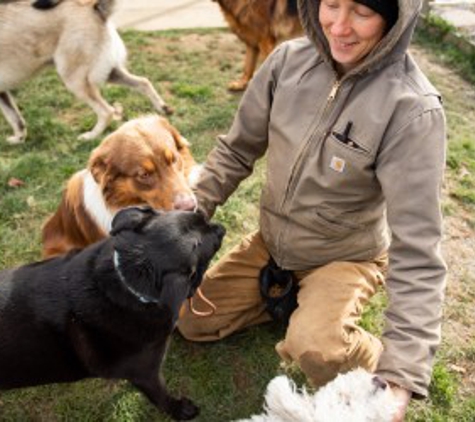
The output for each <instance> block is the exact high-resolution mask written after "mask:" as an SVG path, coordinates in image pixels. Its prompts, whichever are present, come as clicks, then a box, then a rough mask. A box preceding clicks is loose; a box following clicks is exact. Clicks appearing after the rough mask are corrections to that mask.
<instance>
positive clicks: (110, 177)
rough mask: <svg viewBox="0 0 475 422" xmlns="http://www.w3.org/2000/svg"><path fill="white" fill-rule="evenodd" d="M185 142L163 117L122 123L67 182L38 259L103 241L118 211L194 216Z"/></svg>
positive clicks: (192, 170) (194, 173)
mask: <svg viewBox="0 0 475 422" xmlns="http://www.w3.org/2000/svg"><path fill="white" fill-rule="evenodd" d="M200 168H201V167H200V166H199V165H197V164H196V162H195V160H194V159H193V157H192V155H191V153H190V150H189V148H188V142H187V141H186V139H184V138H183V137H182V136H181V135H180V134H179V133H178V131H177V130H176V129H175V128H174V127H173V126H172V125H171V124H170V123H169V122H168V121H167V120H166V119H165V118H163V117H159V116H156V115H154V116H145V117H140V118H138V119H135V120H131V121H129V122H127V123H124V124H123V125H122V126H121V127H119V129H117V130H116V131H115V132H113V133H111V134H110V135H109V136H107V137H106V138H105V139H104V140H103V141H102V143H101V144H100V145H99V146H98V147H97V148H96V149H95V150H93V151H92V153H91V155H90V158H89V163H88V167H87V168H86V169H84V170H81V171H78V172H77V173H75V174H74V175H73V176H72V177H71V178H70V179H69V181H68V182H67V185H66V188H65V190H64V192H63V197H62V200H61V203H60V205H59V207H58V209H57V210H56V212H55V213H54V214H53V215H52V216H51V217H50V218H49V220H48V221H47V222H46V223H45V225H44V227H43V256H44V257H45V258H49V257H52V256H56V255H61V254H63V253H65V252H68V251H70V250H72V249H82V248H85V247H86V246H88V245H89V244H91V243H94V242H96V241H98V240H100V239H102V238H104V237H105V236H107V235H108V233H109V231H110V227H111V222H112V219H113V217H114V215H115V214H116V213H117V212H118V211H119V210H120V209H122V208H125V207H128V206H131V205H139V204H148V205H150V206H151V207H153V208H155V209H159V210H173V209H176V210H194V209H195V208H196V198H195V196H194V194H193V192H192V190H191V185H192V184H193V182H194V180H195V179H196V178H197V177H198V174H199V171H200Z"/></svg>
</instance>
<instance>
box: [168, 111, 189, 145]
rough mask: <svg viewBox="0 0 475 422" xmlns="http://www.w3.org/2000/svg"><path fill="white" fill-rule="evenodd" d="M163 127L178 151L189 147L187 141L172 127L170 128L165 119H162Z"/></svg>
mask: <svg viewBox="0 0 475 422" xmlns="http://www.w3.org/2000/svg"><path fill="white" fill-rule="evenodd" d="M163 126H164V127H165V129H167V130H168V131H169V132H170V133H171V135H172V136H173V140H174V141H175V145H176V149H177V150H178V151H180V150H182V149H183V148H188V147H189V146H190V143H189V142H188V140H187V139H186V138H184V137H183V136H181V135H180V132H178V130H177V129H176V128H175V127H174V126H172V125H171V123H170V122H169V121H168V120H167V119H163Z"/></svg>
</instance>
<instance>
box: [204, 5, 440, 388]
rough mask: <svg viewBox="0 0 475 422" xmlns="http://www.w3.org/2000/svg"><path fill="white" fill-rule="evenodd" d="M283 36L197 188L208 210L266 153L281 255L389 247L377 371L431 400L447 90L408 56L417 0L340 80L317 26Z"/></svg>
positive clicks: (269, 221) (267, 225) (265, 229)
mask: <svg viewBox="0 0 475 422" xmlns="http://www.w3.org/2000/svg"><path fill="white" fill-rule="evenodd" d="M299 7H300V13H301V18H302V22H303V26H304V28H305V29H306V32H307V35H308V38H301V39H297V40H294V41H290V42H287V43H284V44H282V45H281V46H280V47H279V48H278V49H277V50H276V51H275V52H274V53H273V54H272V55H271V56H270V57H269V58H268V60H266V62H265V63H264V64H263V65H262V66H261V68H260V70H259V72H258V73H257V74H256V75H255V77H254V78H253V80H252V83H251V84H250V86H249V87H248V89H247V91H246V93H245V94H244V96H243V99H242V102H241V104H240V107H239V110H238V112H237V114H236V117H235V120H234V123H233V125H232V127H231V130H230V132H229V133H228V135H227V136H223V137H220V138H219V140H218V145H217V147H216V148H215V149H214V150H213V151H212V152H211V154H210V155H209V157H208V159H207V162H206V165H205V168H204V173H203V175H202V177H201V179H200V181H199V183H198V186H197V196H198V201H199V207H200V209H201V210H202V211H204V212H205V213H207V214H208V215H209V216H211V215H212V214H213V213H214V211H215V208H216V206H217V205H221V204H223V203H224V202H225V201H226V199H227V198H228V197H229V195H231V194H232V193H233V192H234V190H235V189H236V188H237V186H238V185H239V183H240V182H241V181H242V180H243V179H244V178H246V177H247V176H249V174H250V173H251V172H252V169H253V166H254V163H255V161H256V160H257V159H258V158H260V157H262V156H263V155H264V154H265V153H267V180H266V182H265V186H264V189H263V192H262V197H261V207H260V210H261V211H260V229H261V232H262V235H263V238H264V240H265V242H266V245H267V247H268V249H269V251H270V253H271V254H272V256H273V257H274V259H275V260H276V262H277V263H278V264H279V265H280V266H282V267H283V268H286V269H291V270H305V269H310V268H314V267H317V266H320V265H323V264H326V263H328V262H331V261H335V260H350V261H361V260H371V259H373V258H375V257H377V256H378V255H380V254H381V253H383V252H384V251H386V250H387V249H388V248H389V271H388V276H387V291H388V294H389V307H388V309H387V311H386V327H385V330H384V334H383V343H384V347H385V350H384V352H383V354H382V356H381V359H380V362H379V368H378V372H379V373H380V374H381V375H383V376H384V377H385V378H386V379H388V380H390V381H393V382H395V383H397V384H399V385H401V386H404V387H406V388H408V389H409V390H411V391H413V392H414V393H416V395H420V396H425V395H427V387H428V384H429V381H430V377H431V368H432V364H433V358H434V353H435V351H436V348H437V346H438V345H439V342H440V323H441V307H442V300H443V291H444V283H445V273H446V267H445V264H444V262H443V259H442V257H441V255H440V241H441V225H442V222H441V212H440V193H441V183H442V175H443V169H444V162H445V144H446V134H445V118H444V113H443V109H442V106H441V100H440V96H439V94H438V92H437V91H436V90H435V89H434V87H433V86H432V85H431V83H430V82H429V81H428V80H427V78H426V77H425V76H424V75H423V73H422V72H421V71H420V69H419V68H418V67H417V64H416V63H415V62H414V60H413V58H412V57H411V55H410V54H409V53H408V52H407V48H408V45H409V43H410V40H411V36H412V33H413V30H414V28H415V26H416V21H417V18H418V15H419V9H420V0H399V9H400V13H399V19H398V21H397V23H396V24H395V26H394V27H393V28H392V29H391V30H390V32H389V33H388V34H387V35H386V36H385V37H384V38H383V40H382V41H381V42H380V43H379V45H378V46H377V47H376V48H375V49H374V51H373V52H372V53H371V54H370V55H369V56H367V57H366V58H365V59H364V61H363V62H362V63H361V64H360V65H359V66H358V67H357V68H355V69H353V70H352V71H351V72H349V73H347V74H345V76H344V77H343V78H339V77H338V75H337V73H336V72H335V70H334V68H333V64H332V61H331V58H330V56H329V48H328V45H327V42H326V40H325V38H324V36H323V33H322V30H321V27H320V25H319V22H318V8H319V1H318V0H299Z"/></svg>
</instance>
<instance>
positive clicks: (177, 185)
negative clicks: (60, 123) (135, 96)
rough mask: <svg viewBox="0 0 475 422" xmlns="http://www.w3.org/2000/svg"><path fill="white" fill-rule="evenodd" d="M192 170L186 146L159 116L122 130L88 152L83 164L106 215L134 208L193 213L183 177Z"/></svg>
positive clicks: (193, 201) (192, 201)
mask: <svg viewBox="0 0 475 422" xmlns="http://www.w3.org/2000/svg"><path fill="white" fill-rule="evenodd" d="M195 166H196V163H195V161H194V159H193V157H192V156H191V153H190V150H189V148H188V142H187V141H186V140H185V139H184V138H183V137H182V136H181V135H180V134H179V133H178V131H177V130H176V129H175V128H174V127H173V126H172V125H171V124H170V123H169V122H168V121H167V120H166V119H164V118H163V117H159V116H146V117H141V118H138V119H135V120H131V121H129V122H127V123H125V124H123V125H122V126H121V127H120V128H119V129H117V130H116V131H115V132H113V133H112V134H110V135H109V136H108V137H106V138H105V139H104V141H102V143H101V144H100V145H99V146H98V147H97V148H96V149H95V150H94V151H93V152H92V154H91V157H90V159H89V164H88V168H89V170H90V172H91V173H92V175H93V177H94V180H95V181H96V183H97V184H98V185H99V186H100V187H101V191H102V193H103V196H104V200H105V202H106V204H107V206H108V207H109V208H110V209H111V210H118V209H121V208H124V207H127V206H130V205H138V204H148V205H150V206H151V207H153V208H156V209H162V210H173V209H178V210H194V209H195V208H196V198H195V196H194V194H193V192H192V190H191V188H190V184H189V182H188V176H189V175H190V172H191V171H192V170H193V167H195Z"/></svg>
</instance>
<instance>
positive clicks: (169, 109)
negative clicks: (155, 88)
mask: <svg viewBox="0 0 475 422" xmlns="http://www.w3.org/2000/svg"><path fill="white" fill-rule="evenodd" d="M163 112H164V113H165V115H166V116H171V115H172V114H173V113H174V112H175V110H173V107H170V106H169V105H168V104H164V106H163Z"/></svg>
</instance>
